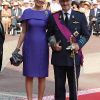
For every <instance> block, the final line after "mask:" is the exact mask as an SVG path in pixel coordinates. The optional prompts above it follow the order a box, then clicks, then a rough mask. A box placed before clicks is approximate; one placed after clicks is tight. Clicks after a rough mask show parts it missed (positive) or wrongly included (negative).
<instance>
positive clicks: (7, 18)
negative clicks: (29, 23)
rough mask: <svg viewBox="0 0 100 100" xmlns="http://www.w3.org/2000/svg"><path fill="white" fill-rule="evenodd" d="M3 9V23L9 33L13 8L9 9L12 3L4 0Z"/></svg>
mask: <svg viewBox="0 0 100 100" xmlns="http://www.w3.org/2000/svg"><path fill="white" fill-rule="evenodd" d="M2 5H3V9H2V11H1V17H2V24H3V26H4V31H5V33H6V34H8V28H9V26H10V24H11V10H10V9H9V6H10V4H9V3H8V2H3V4H2Z"/></svg>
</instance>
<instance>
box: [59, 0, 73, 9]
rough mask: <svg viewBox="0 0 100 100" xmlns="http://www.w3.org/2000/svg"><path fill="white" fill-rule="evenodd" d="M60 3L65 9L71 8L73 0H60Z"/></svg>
mask: <svg viewBox="0 0 100 100" xmlns="http://www.w3.org/2000/svg"><path fill="white" fill-rule="evenodd" d="M59 3H60V5H61V7H62V9H63V10H69V9H70V8H71V3H72V0H59Z"/></svg>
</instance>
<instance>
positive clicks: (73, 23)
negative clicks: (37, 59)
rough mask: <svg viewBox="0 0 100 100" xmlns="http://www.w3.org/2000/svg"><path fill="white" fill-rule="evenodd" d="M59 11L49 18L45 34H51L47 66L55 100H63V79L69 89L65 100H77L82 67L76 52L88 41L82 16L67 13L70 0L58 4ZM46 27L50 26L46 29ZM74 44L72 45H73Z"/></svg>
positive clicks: (80, 57)
mask: <svg viewBox="0 0 100 100" xmlns="http://www.w3.org/2000/svg"><path fill="white" fill-rule="evenodd" d="M59 3H60V5H61V7H62V11H58V12H56V13H54V14H53V17H54V21H55V24H56V25H55V24H54V21H51V28H50V29H49V30H48V33H49V34H54V36H52V37H51V38H50V40H49V42H50V44H51V47H52V49H53V52H52V59H51V63H52V64H53V66H54V75H55V100H66V89H65V83H66V75H67V78H68V85H69V98H70V99H69V100H77V86H78V84H77V85H75V83H78V78H79V75H80V66H81V64H82V60H81V59H82V54H81V51H80V49H81V48H82V47H83V46H84V45H85V43H86V42H87V41H88V39H89V37H90V33H89V31H88V25H87V20H86V17H85V15H84V14H83V13H81V12H78V11H74V10H72V9H71V3H72V0H59ZM49 27H50V25H49ZM73 42H75V43H73ZM71 44H72V45H73V47H74V48H73V49H74V51H75V52H76V54H75V63H76V64H75V67H76V78H77V79H76V80H75V76H74V75H75V73H74V59H73V55H72V51H71V50H68V49H70V48H68V47H69V46H70V45H71Z"/></svg>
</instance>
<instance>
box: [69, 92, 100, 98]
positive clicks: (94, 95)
mask: <svg viewBox="0 0 100 100" xmlns="http://www.w3.org/2000/svg"><path fill="white" fill-rule="evenodd" d="M67 100H69V99H67ZM78 100H100V92H97V93H91V94H83V95H79V96H78Z"/></svg>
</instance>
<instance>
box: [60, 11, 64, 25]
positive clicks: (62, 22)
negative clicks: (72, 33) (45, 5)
mask: <svg viewBox="0 0 100 100" xmlns="http://www.w3.org/2000/svg"><path fill="white" fill-rule="evenodd" d="M59 20H60V21H61V24H64V25H65V21H64V17H63V13H62V11H60V12H59Z"/></svg>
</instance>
